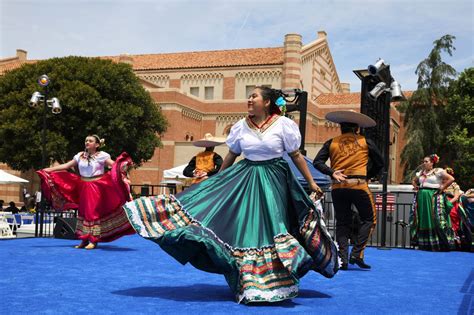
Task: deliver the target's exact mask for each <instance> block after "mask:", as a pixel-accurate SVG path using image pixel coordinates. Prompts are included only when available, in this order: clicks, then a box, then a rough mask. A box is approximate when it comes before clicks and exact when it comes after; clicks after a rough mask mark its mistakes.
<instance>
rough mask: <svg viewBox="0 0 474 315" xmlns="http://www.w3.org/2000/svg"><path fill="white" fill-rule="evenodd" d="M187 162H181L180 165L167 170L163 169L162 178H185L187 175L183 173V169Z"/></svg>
mask: <svg viewBox="0 0 474 315" xmlns="http://www.w3.org/2000/svg"><path fill="white" fill-rule="evenodd" d="M187 165H188V164H183V165H180V166H176V167H173V168H170V169H169V170H164V171H163V178H164V179H178V178H180V179H186V178H188V177H186V176H184V175H183V171H184V169H185V168H186V166H187Z"/></svg>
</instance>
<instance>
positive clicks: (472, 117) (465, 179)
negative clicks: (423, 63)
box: [444, 67, 474, 190]
mask: <svg viewBox="0 0 474 315" xmlns="http://www.w3.org/2000/svg"><path fill="white" fill-rule="evenodd" d="M445 109H446V110H445V115H444V117H446V120H447V125H446V127H447V128H446V133H445V134H446V142H447V144H448V146H447V150H446V151H445V152H446V157H447V160H446V164H447V165H449V166H451V167H452V168H453V169H454V172H455V177H456V182H457V183H458V184H459V185H460V186H461V187H462V188H463V189H464V190H467V189H468V188H473V187H474V68H472V67H471V68H468V69H465V70H464V71H463V72H462V73H461V74H460V76H459V78H458V79H457V80H456V81H453V83H452V84H451V86H450V88H449V98H448V105H447V106H446V107H445Z"/></svg>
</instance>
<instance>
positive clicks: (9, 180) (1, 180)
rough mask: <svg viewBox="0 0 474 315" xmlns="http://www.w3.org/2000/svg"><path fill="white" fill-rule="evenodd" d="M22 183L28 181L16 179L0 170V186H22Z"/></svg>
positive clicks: (16, 177)
mask: <svg viewBox="0 0 474 315" xmlns="http://www.w3.org/2000/svg"><path fill="white" fill-rule="evenodd" d="M22 183H28V181H27V180H26V179H23V178H21V177H18V176H15V175H12V174H10V173H7V172H5V171H3V170H0V184H5V185H8V184H22Z"/></svg>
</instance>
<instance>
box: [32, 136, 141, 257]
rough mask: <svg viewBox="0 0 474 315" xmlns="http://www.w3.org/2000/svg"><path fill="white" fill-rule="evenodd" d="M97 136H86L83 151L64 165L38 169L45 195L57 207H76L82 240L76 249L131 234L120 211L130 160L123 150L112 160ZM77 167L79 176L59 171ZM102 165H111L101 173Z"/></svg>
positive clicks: (127, 196) (131, 230)
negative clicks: (108, 169) (101, 149)
mask: <svg viewBox="0 0 474 315" xmlns="http://www.w3.org/2000/svg"><path fill="white" fill-rule="evenodd" d="M101 145H103V139H102V140H101V139H100V138H99V136H97V135H91V136H87V137H86V140H85V150H84V151H83V152H79V153H78V154H76V155H75V156H74V158H73V159H72V160H71V161H69V162H67V163H64V164H61V165H57V166H54V167H49V168H45V169H43V170H41V171H38V172H37V173H38V175H39V176H40V178H41V188H42V191H43V194H44V196H45V198H46V199H47V200H48V201H49V202H50V203H51V204H52V206H53V208H55V209H58V210H67V209H76V208H77V209H78V217H77V219H78V221H77V227H76V235H77V236H78V237H79V238H80V239H81V240H82V242H81V244H79V245H78V246H76V248H86V249H94V248H96V247H97V243H99V242H110V241H113V240H115V239H117V238H119V237H121V236H124V235H129V234H134V230H133V228H132V227H131V226H130V223H129V222H128V220H127V217H126V215H125V213H124V212H123V209H122V206H123V204H124V203H125V202H126V201H128V200H130V197H129V196H130V192H129V191H130V190H129V181H128V179H127V178H126V171H125V170H126V168H127V167H129V166H130V165H131V163H132V160H131V159H130V157H129V156H128V154H127V153H122V154H121V155H120V156H119V157H118V158H117V160H116V161H115V162H114V161H113V160H112V159H111V158H110V155H109V154H108V153H106V152H103V151H100V150H99V147H100V146H101ZM76 166H77V167H78V169H79V174H80V176H78V175H76V174H73V173H70V172H59V171H64V170H68V169H71V168H73V167H76ZM105 166H108V167H112V170H111V171H110V172H107V173H105V174H104V169H105Z"/></svg>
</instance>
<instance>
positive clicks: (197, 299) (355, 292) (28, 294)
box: [0, 235, 474, 314]
mask: <svg viewBox="0 0 474 315" xmlns="http://www.w3.org/2000/svg"><path fill="white" fill-rule="evenodd" d="M77 243H78V241H70V240H59V239H44V238H43V239H39V238H38V239H33V238H30V239H16V240H2V241H0V275H1V276H0V291H1V292H0V314H26V313H29V314H39V313H41V314H179V313H192V314H219V313H226V314H233V313H241V314H257V313H258V314H270V313H271V314H278V313H281V314H289V313H292V314H297V313H303V314H415V313H416V314H473V313H474V269H473V267H474V254H470V253H461V252H449V253H431V252H423V251H414V250H401V249H393V250H377V249H375V248H369V249H367V251H366V260H367V262H368V263H370V264H372V265H373V269H372V270H371V271H363V270H360V269H358V268H356V267H352V269H350V270H348V271H345V272H344V271H340V272H339V273H338V274H337V275H336V276H335V277H334V278H333V279H326V278H324V277H322V276H320V275H319V274H316V273H310V274H308V275H307V276H306V277H304V278H303V279H301V285H300V289H301V290H300V295H299V296H298V297H297V298H295V299H293V300H291V301H284V302H281V303H276V304H268V303H267V304H257V305H251V306H248V305H240V304H237V303H235V302H234V300H233V295H232V294H231V292H230V290H229V288H228V287H227V284H226V282H225V280H224V278H223V277H222V276H220V275H215V274H208V273H204V272H201V271H198V270H196V269H194V268H193V267H191V266H188V265H187V266H182V265H180V264H179V263H178V262H176V261H174V260H173V259H172V258H170V257H169V256H167V255H166V254H165V253H164V252H163V251H162V250H161V249H160V248H159V247H158V246H157V245H155V244H154V243H152V242H149V241H146V240H144V239H142V238H140V237H138V236H136V235H134V236H129V237H124V238H122V239H119V240H117V241H115V242H113V243H108V244H100V247H99V249H97V250H93V251H86V250H79V249H74V248H73V245H75V244H77Z"/></svg>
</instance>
